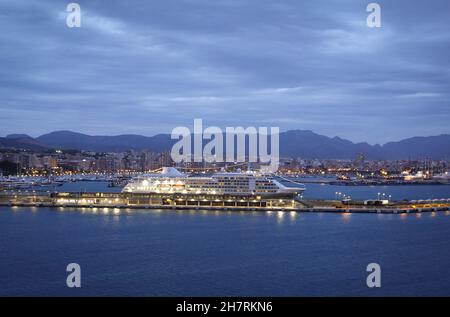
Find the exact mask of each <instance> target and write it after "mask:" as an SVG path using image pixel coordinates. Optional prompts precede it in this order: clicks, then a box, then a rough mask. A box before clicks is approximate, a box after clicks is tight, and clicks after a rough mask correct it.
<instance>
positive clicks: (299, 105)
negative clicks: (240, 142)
mask: <svg viewBox="0 0 450 317" xmlns="http://www.w3.org/2000/svg"><path fill="white" fill-rule="evenodd" d="M369 2H370V1H356V0H355V1H350V0H334V1H294V0H292V1H290V0H281V1H280V0H272V1H260V0H241V1H237V0H215V1H210V0H208V1H207V0H179V1H136V0H135V1H107V2H106V1H94V0H89V1H78V3H79V4H80V5H81V8H82V13H83V15H82V27H81V28H79V29H69V28H67V27H66V25H65V18H66V13H65V7H66V5H67V3H68V2H66V1H62V0H59V1H57V0H54V1H39V2H31V1H25V0H9V1H6V0H3V1H1V2H0V30H1V32H0V134H7V133H17V132H20V133H29V134H31V135H39V134H42V133H46V132H49V131H52V130H59V129H70V130H75V131H80V132H85V133H91V134H120V133H138V134H144V135H153V134H156V133H160V132H170V131H171V129H172V128H174V127H175V126H179V125H191V124H192V122H193V118H202V119H204V121H205V122H204V123H205V124H206V125H218V126H222V127H224V126H236V125H244V126H249V125H252V126H261V125H264V126H279V127H280V128H281V129H282V130H288V129H311V130H314V131H316V132H318V133H323V134H326V135H330V136H334V135H339V136H342V137H346V138H349V139H351V140H355V141H362V140H367V141H369V142H372V143H375V142H381V143H383V142H385V141H388V140H395V139H401V138H404V137H408V136H413V135H433V134H440V133H448V132H449V128H448V121H449V117H450V107H449V106H450V105H449V94H450V93H449V89H450V87H449V79H450V78H449V76H450V71H449V70H450V67H449V66H450V60H449V58H448V55H449V49H450V33H449V32H448V12H449V10H450V4H448V1H445V0H442V1H439V0H429V1H423V0H420V1H414V2H411V1H407V0H397V1H378V3H380V4H381V7H382V24H383V26H382V28H380V29H370V28H368V27H367V26H366V17H367V13H366V11H365V8H366V5H367V4H368V3H369Z"/></svg>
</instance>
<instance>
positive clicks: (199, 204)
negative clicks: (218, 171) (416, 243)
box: [0, 191, 450, 214]
mask: <svg viewBox="0 0 450 317" xmlns="http://www.w3.org/2000/svg"><path fill="white" fill-rule="evenodd" d="M0 206H11V207H12V206H25V207H56V208H60V207H73V208H115V209H116V208H118V209H123V208H126V209H171V210H186V209H189V210H200V209H201V210H216V211H217V210H219V211H220V210H223V211H233V210H236V211H286V212H321V213H372V214H373V213H376V214H404V213H424V212H447V213H448V212H449V211H450V200H448V199H443V200H430V201H420V202H418V201H401V202H389V204H386V205H365V204H364V202H363V201H354V202H342V201H338V200H295V199H293V197H286V196H283V197H276V198H274V197H271V198H264V197H260V196H225V195H215V196H204V195H181V194H132V193H47V192H11V191H3V192H0Z"/></svg>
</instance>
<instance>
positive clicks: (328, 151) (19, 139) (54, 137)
mask: <svg viewBox="0 0 450 317" xmlns="http://www.w3.org/2000/svg"><path fill="white" fill-rule="evenodd" d="M175 142H176V140H172V139H171V138H170V134H157V135H155V136H151V137H147V136H142V135H134V134H127V135H118V136H91V135H86V134H82V133H76V132H72V131H55V132H51V133H48V134H44V135H41V136H39V137H37V138H32V137H30V136H28V135H25V134H11V135H8V136H7V137H5V138H0V148H16V149H29V150H44V149H52V148H58V149H73V150H85V151H95V152H122V151H127V150H144V149H148V150H152V151H155V152H162V151H168V150H170V149H171V147H172V145H173V144H174V143H175ZM358 153H364V154H365V156H366V157H367V158H369V159H424V158H431V159H449V158H450V135H449V134H442V135H437V136H429V137H412V138H408V139H404V140H401V141H396V142H389V143H386V144H384V145H378V144H376V145H370V144H368V143H365V142H364V143H353V142H351V141H349V140H345V139H342V138H339V137H333V138H330V137H327V136H324V135H320V134H317V133H314V132H312V131H309V130H290V131H286V132H281V133H280V155H281V156H282V157H301V158H308V159H313V158H317V159H352V158H355V156H356V155H357V154H358Z"/></svg>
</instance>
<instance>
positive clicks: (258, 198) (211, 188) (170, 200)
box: [51, 167, 305, 210]
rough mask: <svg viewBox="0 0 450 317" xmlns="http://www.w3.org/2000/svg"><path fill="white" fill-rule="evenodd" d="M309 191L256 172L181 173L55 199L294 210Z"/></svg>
mask: <svg viewBox="0 0 450 317" xmlns="http://www.w3.org/2000/svg"><path fill="white" fill-rule="evenodd" d="M304 190H305V188H304V186H303V185H302V184H298V183H294V182H292V184H290V185H289V186H286V185H284V184H282V183H281V182H280V181H277V180H276V178H275V177H271V176H267V175H264V174H261V173H256V172H242V173H241V172H239V173H227V172H220V173H215V174H208V175H206V174H205V175H203V174H202V175H201V176H194V175H188V174H184V173H181V172H180V171H178V170H177V169H176V168H173V167H166V168H163V169H162V171H161V173H158V174H146V175H141V176H138V177H136V178H134V179H132V180H131V181H130V182H129V183H128V184H127V185H125V187H124V188H123V190H122V192H120V193H103V192H100V193H83V192H82V193H63V192H57V193H53V194H52V195H51V199H53V200H54V205H56V206H63V207H64V206H87V207H100V206H101V207H104V208H107V207H114V208H121V207H123V208H174V209H189V210H190V209H200V208H206V209H215V210H221V209H223V210H226V209H233V210H234V209H237V210H248V209H250V210H256V209H269V210H270V209H272V208H277V209H281V210H285V209H294V208H297V207H298V204H302V202H301V194H302V193H303V191H304Z"/></svg>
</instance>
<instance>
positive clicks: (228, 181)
mask: <svg viewBox="0 0 450 317" xmlns="http://www.w3.org/2000/svg"><path fill="white" fill-rule="evenodd" d="M304 190H305V188H304V186H303V185H301V184H296V185H295V186H285V185H283V184H282V183H281V182H279V181H277V180H275V179H274V178H272V177H269V176H265V175H261V174H257V173H254V172H243V173H240V172H237V173H228V172H220V173H215V174H211V175H205V176H189V175H187V174H184V173H181V172H179V171H178V170H177V169H176V168H174V167H165V168H163V170H162V172H161V173H159V174H148V175H143V176H139V177H137V178H135V179H133V180H132V181H131V182H130V183H128V184H127V185H126V186H125V187H124V189H123V190H122V192H124V193H141V194H144V193H156V194H196V195H199V194H203V195H235V196H236V195H237V196H239V195H242V196H248V195H258V196H279V195H294V196H295V195H299V194H301V193H302V192H303V191H304Z"/></svg>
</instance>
